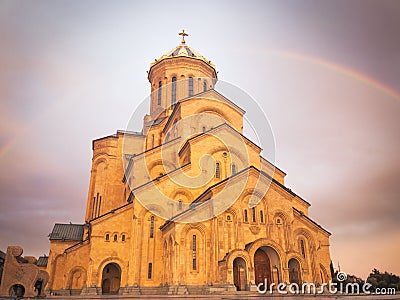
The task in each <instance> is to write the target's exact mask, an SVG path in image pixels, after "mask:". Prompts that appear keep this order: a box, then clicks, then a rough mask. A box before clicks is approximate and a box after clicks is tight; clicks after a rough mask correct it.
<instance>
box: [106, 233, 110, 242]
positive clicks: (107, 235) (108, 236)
mask: <svg viewBox="0 0 400 300" xmlns="http://www.w3.org/2000/svg"><path fill="white" fill-rule="evenodd" d="M109 240H110V235H109V234H108V233H107V234H106V241H109Z"/></svg>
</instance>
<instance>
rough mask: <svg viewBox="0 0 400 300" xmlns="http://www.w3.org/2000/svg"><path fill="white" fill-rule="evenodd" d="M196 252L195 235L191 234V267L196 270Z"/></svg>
mask: <svg viewBox="0 0 400 300" xmlns="http://www.w3.org/2000/svg"><path fill="white" fill-rule="evenodd" d="M196 252H197V241H196V235H193V239H192V254H193V255H192V269H193V270H197V257H196V254H197V253H196Z"/></svg>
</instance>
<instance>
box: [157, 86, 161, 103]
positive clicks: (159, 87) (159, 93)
mask: <svg viewBox="0 0 400 300" xmlns="http://www.w3.org/2000/svg"><path fill="white" fill-rule="evenodd" d="M161 94H162V82H161V80H160V81H159V82H158V97H157V104H158V105H161Z"/></svg>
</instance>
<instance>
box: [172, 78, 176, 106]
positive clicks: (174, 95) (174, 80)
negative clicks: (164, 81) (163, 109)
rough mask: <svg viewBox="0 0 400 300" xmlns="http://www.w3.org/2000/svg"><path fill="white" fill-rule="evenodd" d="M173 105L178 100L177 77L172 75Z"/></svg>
mask: <svg viewBox="0 0 400 300" xmlns="http://www.w3.org/2000/svg"><path fill="white" fill-rule="evenodd" d="M171 101H172V105H175V102H176V77H172V100H171Z"/></svg>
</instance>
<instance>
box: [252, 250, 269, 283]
mask: <svg viewBox="0 0 400 300" xmlns="http://www.w3.org/2000/svg"><path fill="white" fill-rule="evenodd" d="M254 275H255V281H256V285H257V286H258V285H259V284H260V283H262V284H264V283H265V279H267V285H268V286H269V285H270V284H271V283H272V282H273V281H272V276H271V262H270V259H269V257H268V255H267V253H265V251H264V250H262V249H257V251H256V253H255V254H254Z"/></svg>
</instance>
